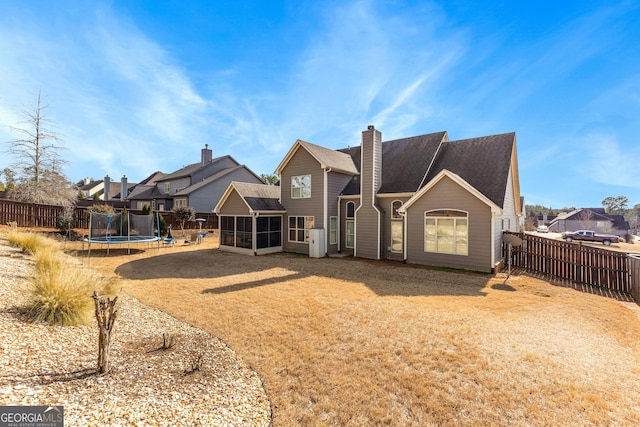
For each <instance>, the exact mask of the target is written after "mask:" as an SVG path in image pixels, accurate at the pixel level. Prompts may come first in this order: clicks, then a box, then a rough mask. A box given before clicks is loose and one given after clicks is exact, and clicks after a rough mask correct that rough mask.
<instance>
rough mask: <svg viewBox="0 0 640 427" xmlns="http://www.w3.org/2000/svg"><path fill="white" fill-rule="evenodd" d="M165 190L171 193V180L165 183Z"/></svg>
mask: <svg viewBox="0 0 640 427" xmlns="http://www.w3.org/2000/svg"><path fill="white" fill-rule="evenodd" d="M164 192H165V193H167V194H169V193H171V183H170V182H165V183H164Z"/></svg>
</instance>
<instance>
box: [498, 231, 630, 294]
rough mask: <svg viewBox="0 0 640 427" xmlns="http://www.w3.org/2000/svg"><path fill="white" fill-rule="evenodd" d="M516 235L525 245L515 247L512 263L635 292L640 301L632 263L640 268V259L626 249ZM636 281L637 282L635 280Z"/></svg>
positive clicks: (593, 283)
mask: <svg viewBox="0 0 640 427" xmlns="http://www.w3.org/2000/svg"><path fill="white" fill-rule="evenodd" d="M509 234H516V235H517V236H518V237H520V238H521V239H522V245H521V246H515V247H513V248H512V250H511V266H512V267H520V268H523V269H526V270H529V271H533V272H536V273H542V274H545V275H549V276H551V277H554V278H557V279H562V280H568V281H571V282H574V283H578V284H584V285H589V286H597V287H600V288H604V289H609V290H611V291H615V292H622V293H627V294H631V295H632V296H633V297H634V299H635V300H636V302H640V299H639V298H638V297H639V296H640V293H639V292H638V291H637V289H636V294H635V295H634V294H633V292H632V289H633V288H634V287H635V288H638V287H639V286H640V283H639V282H640V272H636V276H635V279H634V278H632V274H630V272H631V269H632V267H631V264H632V263H635V268H636V269H640V259H636V260H635V261H631V259H632V257H631V256H629V255H628V254H626V253H624V252H617V251H612V250H608V249H602V248H596V247H593V246H590V245H583V244H582V243H567V242H564V241H559V240H552V239H548V238H545V237H539V236H534V235H531V234H525V233H509ZM508 251H509V245H506V244H505V245H503V254H504V259H505V262H508V259H509V254H508ZM634 280H635V282H634Z"/></svg>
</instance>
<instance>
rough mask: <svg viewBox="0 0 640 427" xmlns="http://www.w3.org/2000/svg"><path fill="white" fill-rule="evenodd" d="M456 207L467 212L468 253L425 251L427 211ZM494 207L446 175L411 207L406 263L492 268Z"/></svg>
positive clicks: (478, 269) (481, 269)
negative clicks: (492, 211)
mask: <svg viewBox="0 0 640 427" xmlns="http://www.w3.org/2000/svg"><path fill="white" fill-rule="evenodd" d="M436 209H453V210H460V211H464V212H467V213H468V221H469V247H468V249H469V253H468V255H451V254H439V253H432V252H425V251H424V231H425V230H424V228H425V226H424V222H425V212H426V211H430V210H436ZM491 220H492V218H491V209H490V207H489V206H487V205H486V204H485V203H483V202H482V201H480V200H479V199H478V198H476V197H475V196H473V195H472V194H471V193H469V192H468V191H467V190H465V189H464V188H462V187H460V186H459V185H458V184H456V183H455V182H454V181H453V180H451V179H450V178H447V177H445V178H443V179H442V180H441V181H440V182H438V183H437V184H436V185H435V186H434V187H433V188H432V189H431V190H429V191H428V192H427V193H425V194H424V195H423V196H422V198H421V199H420V200H418V201H416V202H415V203H414V204H413V205H411V206H410V207H409V209H408V212H407V215H406V221H407V230H408V231H407V235H406V236H405V237H406V240H407V242H406V246H407V254H406V256H407V262H409V263H412V264H423V265H437V266H443V267H451V268H461V269H466V270H475V271H485V272H489V271H491V268H492V267H493V265H492V263H491V261H492V260H491V240H492V239H491Z"/></svg>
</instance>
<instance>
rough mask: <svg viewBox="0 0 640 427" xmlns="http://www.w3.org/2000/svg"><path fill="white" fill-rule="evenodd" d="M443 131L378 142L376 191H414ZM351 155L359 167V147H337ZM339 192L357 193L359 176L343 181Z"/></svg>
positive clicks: (433, 154) (445, 137) (423, 175)
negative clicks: (379, 172) (379, 167)
mask: <svg viewBox="0 0 640 427" xmlns="http://www.w3.org/2000/svg"><path fill="white" fill-rule="evenodd" d="M446 140H447V132H446V131H441V132H434V133H428V134H425V135H418V136H413V137H409V138H401V139H395V140H392V141H384V142H383V143H382V185H381V186H380V190H379V191H378V193H382V194H384V193H414V192H416V191H418V189H419V187H420V184H421V182H422V180H423V179H424V177H425V173H426V172H427V169H428V168H429V165H430V164H431V162H432V160H433V158H434V156H435V154H436V153H437V152H438V147H440V145H441V143H442V142H443V141H446ZM339 151H341V152H343V153H348V154H349V155H351V159H352V160H353V162H354V163H355V164H356V166H357V168H358V170H360V162H361V147H360V146H357V147H350V148H343V149H341V150H339ZM342 194H343V195H354V194H360V181H359V177H355V178H354V179H352V180H351V182H349V184H347V186H346V187H345V189H344V190H343V192H342Z"/></svg>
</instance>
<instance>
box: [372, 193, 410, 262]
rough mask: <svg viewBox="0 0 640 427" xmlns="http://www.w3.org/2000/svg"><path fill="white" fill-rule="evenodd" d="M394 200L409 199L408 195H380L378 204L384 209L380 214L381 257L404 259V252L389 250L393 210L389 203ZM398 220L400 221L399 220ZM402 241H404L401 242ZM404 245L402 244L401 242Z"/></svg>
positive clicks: (403, 201)
mask: <svg viewBox="0 0 640 427" xmlns="http://www.w3.org/2000/svg"><path fill="white" fill-rule="evenodd" d="M396 200H400V201H401V202H402V203H403V204H404V203H406V202H407V200H409V198H408V197H380V198H378V205H379V206H380V207H381V208H382V209H383V210H384V213H383V215H382V230H383V233H382V249H383V251H382V258H386V259H392V260H396V261H402V260H404V253H398V252H391V251H390V250H389V248H390V247H391V213H392V211H393V209H392V206H391V204H392V203H393V202H395V201H396ZM400 222H402V221H401V220H400ZM403 243H404V242H403ZM403 247H404V244H403Z"/></svg>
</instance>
